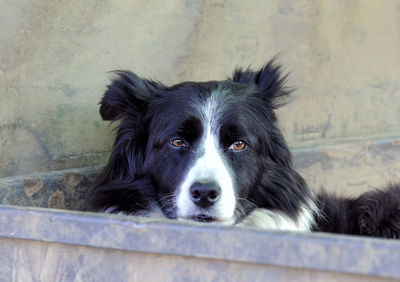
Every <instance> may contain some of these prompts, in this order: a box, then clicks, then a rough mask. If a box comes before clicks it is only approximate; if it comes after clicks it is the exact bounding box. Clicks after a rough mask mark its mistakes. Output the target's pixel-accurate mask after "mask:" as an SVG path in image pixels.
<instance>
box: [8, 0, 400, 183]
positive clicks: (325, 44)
mask: <svg viewBox="0 0 400 282" xmlns="http://www.w3.org/2000/svg"><path fill="white" fill-rule="evenodd" d="M399 15H400V3H399V2H398V1H396V0H387V1H383V2H382V1H345V0H340V1H316V0H315V1H314V0H309V1H306V0H300V1H279V0H275V1H262V0H258V1H222V0H214V1H211V0H210V1H207V0H204V1H179V0H175V1H127V0H117V1H110V0H88V1H77V0H71V1H50V0H41V1H39V0H18V1H14V0H3V1H0V177H6V176H13V175H20V174H27V173H34V172H40V171H48V170H54V169H64V168H71V167H83V166H88V165H94V164H101V163H104V162H105V160H106V156H107V153H108V150H109V148H110V145H111V142H112V141H111V140H112V135H111V134H110V129H111V127H110V126H109V125H108V124H107V123H104V122H102V121H101V119H100V117H99V115H98V105H97V103H98V101H99V100H100V97H101V95H102V93H103V91H104V89H105V85H106V84H107V83H108V81H109V74H107V72H108V71H110V70H113V69H132V70H133V71H135V72H136V73H138V74H139V75H141V76H145V77H151V78H156V79H158V80H161V81H163V82H165V83H167V84H172V83H176V82H180V81H182V80H210V79H212V80H215V79H225V78H226V77H227V76H228V75H230V74H231V72H232V70H233V69H234V67H235V66H248V65H249V64H251V65H252V66H254V67H259V66H261V65H262V64H263V63H265V62H266V61H267V60H268V59H270V58H271V57H273V56H275V55H276V54H279V61H280V62H281V63H282V64H283V65H284V69H285V70H287V71H290V72H291V75H290V81H289V84H290V85H291V86H296V87H297V88H298V90H297V91H296V92H295V94H294V96H293V101H292V103H290V104H289V105H287V106H286V107H284V108H283V109H281V110H280V112H279V114H280V118H281V119H280V123H281V125H282V128H283V130H284V132H285V135H286V136H287V139H288V142H289V144H290V145H291V147H293V148H294V149H296V148H303V147H310V146H311V147H313V148H320V146H325V145H327V144H328V145H331V144H343V143H348V142H353V141H357V142H359V143H357V144H361V145H359V146H358V145H356V146H355V147H354V146H353V145H352V146H353V147H351V146H350V147H351V148H353V149H345V150H344V151H343V150H342V151H341V154H339V156H338V158H341V160H340V161H341V163H336V166H335V165H334V161H335V160H337V158H336V157H335V156H336V155H335V154H333V156H334V157H333V158H332V152H331V151H332V150H331V149H329V148H330V147H329V148H328V149H326V150H325V149H323V150H322V151H323V152H322V155H324V156H330V157H331V159H332V163H331V164H333V167H332V166H331V167H330V168H329V167H328V168H324V167H323V163H321V164H317V165H315V164H314V165H313V166H307V165H302V164H300V165H299V166H300V167H304V168H305V169H304V170H303V173H304V175H305V177H306V178H307V179H308V180H309V182H311V183H312V184H313V185H314V186H319V185H325V186H327V187H328V188H332V189H337V188H340V187H342V188H341V189H347V188H349V187H350V188H351V185H350V184H351V183H350V184H349V183H348V181H342V180H343V178H345V177H348V176H349V173H351V175H350V176H357V177H358V179H359V183H361V184H359V185H358V187H359V188H358V189H365V188H366V187H368V186H370V185H375V184H378V185H379V184H380V183H381V182H382V178H384V179H385V180H386V179H388V180H392V179H396V178H400V160H399V158H400V153H399V151H400V149H397V151H395V153H393V154H392V155H391V157H392V158H391V161H390V162H389V163H388V162H386V160H383V159H382V158H378V157H376V155H374V157H371V155H368V152H367V153H366V154H364V155H363V156H364V157H365V162H367V163H368V167H365V166H364V165H363V164H364V161H363V159H362V158H361V161H360V159H359V158H358V159H357V161H358V162H359V164H358V163H357V164H355V168H353V169H352V170H351V171H350V170H348V167H347V166H346V159H348V160H349V161H354V156H358V157H359V155H357V154H356V153H357V152H358V151H359V150H361V151H362V150H364V153H365V150H367V149H368V147H365V146H364V145H365V144H368V142H369V141H370V140H376V139H379V140H386V141H387V140H389V141H388V142H392V143H391V144H392V145H393V146H397V147H396V148H398V147H399V146H398V144H397V143H396V142H397V141H396V140H397V139H396V138H397V137H398V136H400V102H399V100H400V99H399V98H400V52H399V50H400V20H399V19H400V17H399ZM393 138H394V139H393ZM390 140H394V141H390ZM360 142H361V143H360ZM363 144H364V145H363ZM396 144H397V145H396ZM346 146H347V147H345V148H350V147H349V146H348V145H346ZM393 146H392V147H393ZM365 148H367V149H365ZM299 150H300V149H299ZM329 150H331V151H329ZM335 150H336V149H335ZM346 150H347V151H346ZM349 150H350V151H349ZM328 151H329V152H328ZM343 152H344V153H343ZM346 152H347V153H346ZM348 152H350V153H348ZM343 154H344V156H345V157H344V158H343ZM396 154H397V155H396ZM349 156H350V157H349ZM343 160H344V161H343ZM353 164H354V163H353ZM388 165H390V166H389V167H387V166H388ZM377 168H379V171H380V172H382V173H383V174H382V173H381V174H379V176H378V175H377V174H376V173H375V174H374V172H375V171H377ZM358 172H359V173H358ZM332 173H333V174H332ZM346 173H347V174H346ZM346 175H347V176H346ZM382 175H384V176H385V177H382ZM346 183H347V184H346ZM350 188H349V189H350Z"/></svg>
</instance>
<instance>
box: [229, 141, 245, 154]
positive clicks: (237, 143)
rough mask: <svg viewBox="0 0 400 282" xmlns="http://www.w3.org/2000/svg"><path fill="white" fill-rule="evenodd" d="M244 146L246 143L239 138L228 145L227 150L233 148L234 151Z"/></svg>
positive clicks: (240, 149) (242, 148)
mask: <svg viewBox="0 0 400 282" xmlns="http://www.w3.org/2000/svg"><path fill="white" fill-rule="evenodd" d="M244 148H246V143H244V142H243V141H241V140H238V141H236V142H234V143H233V144H232V145H231V146H230V147H229V150H233V151H236V152H239V151H242V150H244Z"/></svg>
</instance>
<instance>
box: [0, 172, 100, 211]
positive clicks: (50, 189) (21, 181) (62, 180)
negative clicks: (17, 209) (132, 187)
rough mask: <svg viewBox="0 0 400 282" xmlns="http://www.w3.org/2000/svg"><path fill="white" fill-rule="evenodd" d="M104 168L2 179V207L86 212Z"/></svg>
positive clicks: (0, 182)
mask: <svg viewBox="0 0 400 282" xmlns="http://www.w3.org/2000/svg"><path fill="white" fill-rule="evenodd" d="M101 168H102V167H99V166H95V167H88V168H80V169H69V170H62V171H51V172H46V173H38V174H32V175H24V176H15V177H9V178H0V203H2V204H7V205H17V206H31V207H42V208H56V209H69V210H81V211H82V210H86V209H87V205H86V198H87V193H88V190H89V187H90V186H91V185H92V184H93V181H94V180H95V178H96V175H97V174H98V173H99V171H100V170H101Z"/></svg>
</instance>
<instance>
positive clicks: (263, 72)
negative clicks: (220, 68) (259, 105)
mask: <svg viewBox="0 0 400 282" xmlns="http://www.w3.org/2000/svg"><path fill="white" fill-rule="evenodd" d="M287 77H288V75H287V74H286V75H282V72H281V67H280V66H279V65H278V64H276V63H275V61H274V60H271V61H269V62H268V63H267V64H266V65H265V66H264V67H262V68H261V69H260V70H258V71H253V70H251V69H250V68H247V69H246V70H243V69H240V68H237V69H235V71H234V73H233V77H232V79H231V80H232V81H234V82H238V83H242V84H249V85H256V89H257V90H256V92H255V94H256V95H261V97H262V98H263V99H265V100H266V101H267V102H269V103H270V104H271V105H272V106H273V107H274V108H277V107H279V106H281V105H283V104H285V102H286V99H287V98H288V96H289V94H290V93H291V92H292V91H293V89H288V88H287V87H285V83H286V80H287Z"/></svg>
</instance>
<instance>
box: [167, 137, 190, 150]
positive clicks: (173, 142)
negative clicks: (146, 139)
mask: <svg viewBox="0 0 400 282" xmlns="http://www.w3.org/2000/svg"><path fill="white" fill-rule="evenodd" d="M171 145H172V146H174V147H177V148H182V147H186V143H185V141H183V139H181V138H175V139H172V140H171Z"/></svg>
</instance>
